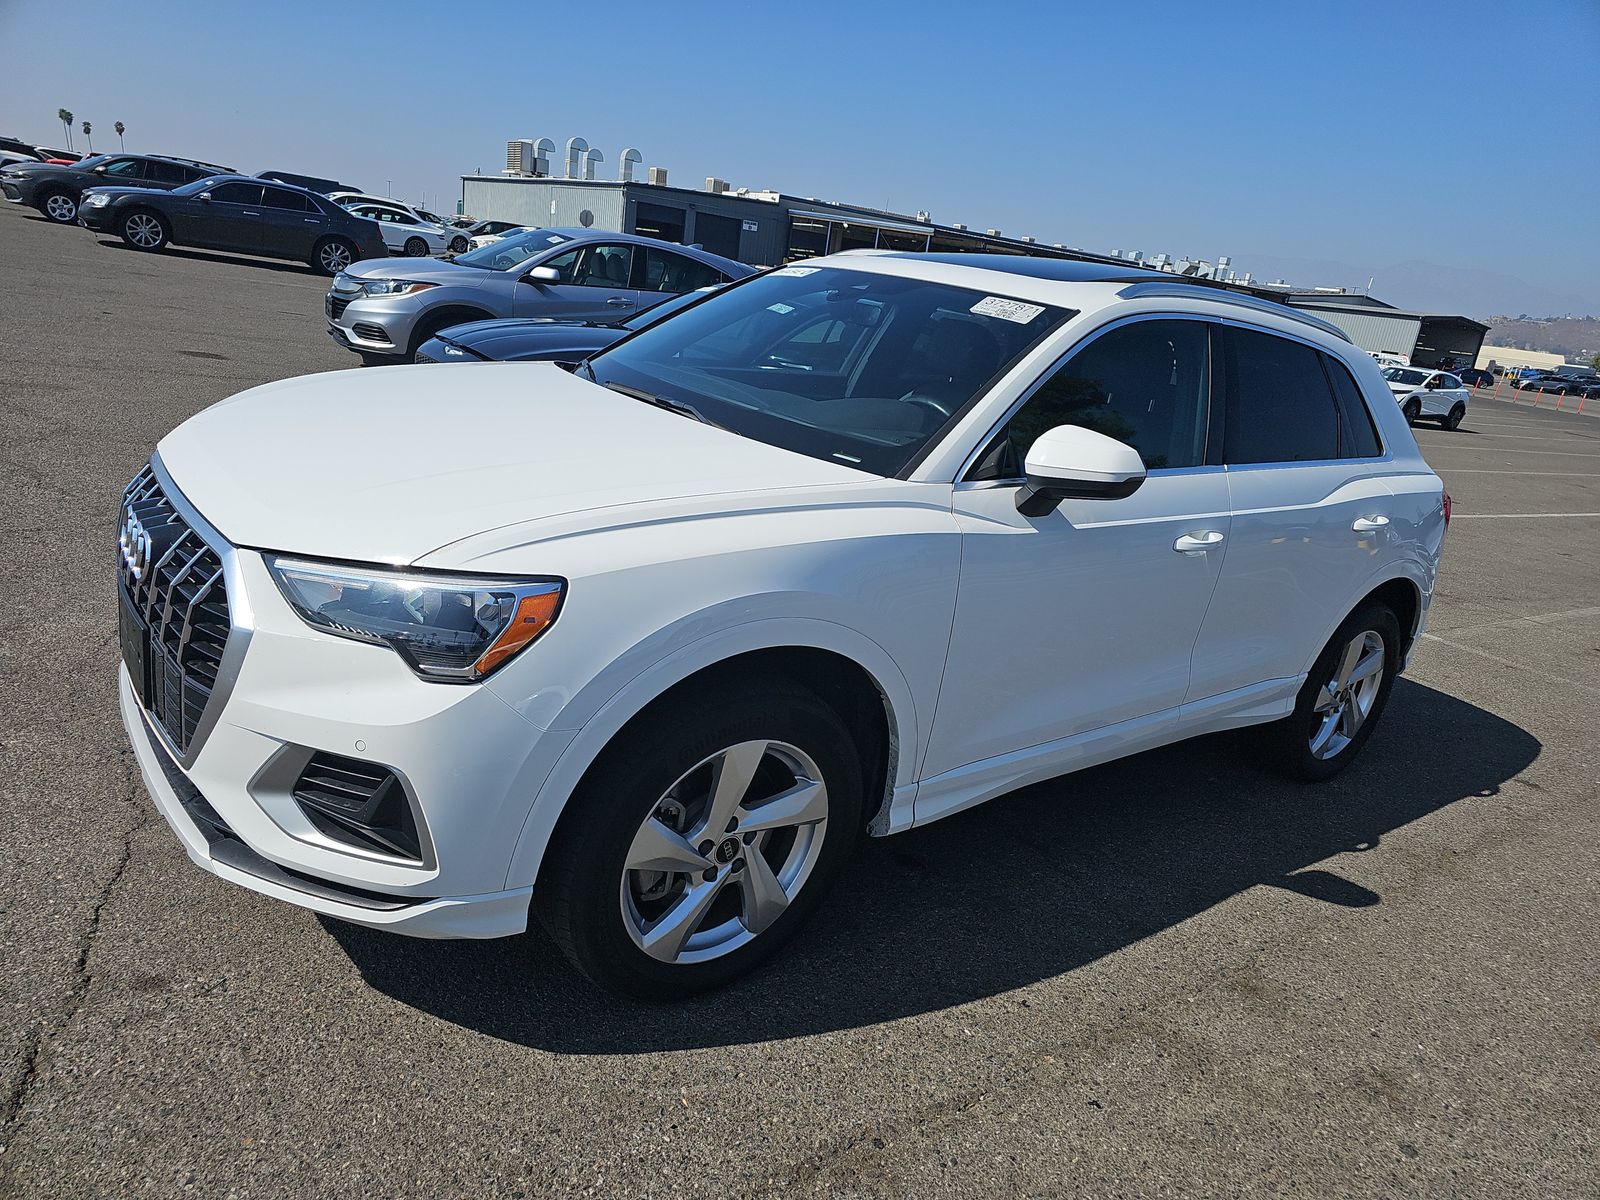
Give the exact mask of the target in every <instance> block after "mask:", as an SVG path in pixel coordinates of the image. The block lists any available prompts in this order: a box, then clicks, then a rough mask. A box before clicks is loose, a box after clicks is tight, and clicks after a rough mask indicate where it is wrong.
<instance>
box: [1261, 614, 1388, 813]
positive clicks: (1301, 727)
mask: <svg viewBox="0 0 1600 1200" xmlns="http://www.w3.org/2000/svg"><path fill="white" fill-rule="evenodd" d="M1400 655H1401V644H1400V622H1399V621H1398V620H1397V619H1396V617H1395V615H1394V611H1393V610H1392V609H1390V608H1389V607H1388V605H1385V604H1369V605H1366V606H1365V607H1363V608H1361V609H1358V610H1357V611H1356V612H1354V613H1352V614H1351V615H1350V616H1349V617H1347V618H1346V619H1345V622H1344V624H1342V625H1340V626H1339V628H1338V630H1337V631H1336V632H1335V633H1334V635H1333V638H1332V640H1331V641H1329V643H1328V645H1327V646H1326V648H1324V650H1323V651H1322V653H1321V654H1320V655H1319V656H1318V657H1317V661H1316V663H1315V664H1313V665H1312V668H1311V671H1310V673H1309V674H1308V675H1307V676H1306V681H1305V683H1304V684H1303V685H1302V686H1301V688H1300V694H1299V696H1298V697H1297V698H1296V700H1295V706H1294V712H1293V713H1291V714H1290V715H1289V716H1287V717H1285V718H1284V719H1283V720H1281V721H1275V722H1274V723H1272V724H1271V725H1266V726H1263V727H1262V731H1261V737H1262V738H1263V740H1264V741H1265V743H1266V748H1267V750H1268V752H1269V754H1271V756H1272V757H1273V758H1274V759H1275V760H1276V761H1277V764H1278V766H1279V767H1281V768H1282V769H1283V770H1284V772H1285V773H1287V774H1289V775H1291V776H1293V777H1294V778H1296V779H1303V780H1306V781H1308V782H1315V781H1319V780H1323V779H1329V778H1331V777H1333V776H1334V775H1337V774H1338V773H1339V772H1340V771H1342V770H1344V769H1345V767H1347V766H1349V765H1350V763H1351V762H1352V761H1353V760H1354V759H1355V757H1356V755H1358V754H1360V753H1361V748H1362V747H1363V746H1365V745H1366V744H1367V739H1368V738H1369V737H1371V736H1372V731H1373V729H1374V728H1375V727H1376V725H1377V723H1378V718H1379V717H1380V716H1382V715H1383V709H1384V705H1386V704H1387V703H1388V702H1389V692H1390V690H1391V689H1392V688H1393V687H1394V680H1395V676H1396V675H1397V674H1399V671H1400Z"/></svg>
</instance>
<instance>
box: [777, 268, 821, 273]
mask: <svg viewBox="0 0 1600 1200" xmlns="http://www.w3.org/2000/svg"><path fill="white" fill-rule="evenodd" d="M821 269H822V268H821V267H779V268H778V269H777V270H776V271H774V272H773V274H774V275H815V274H816V273H817V272H818V271H820V270H821Z"/></svg>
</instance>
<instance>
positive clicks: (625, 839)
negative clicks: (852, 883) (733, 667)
mask: <svg viewBox="0 0 1600 1200" xmlns="http://www.w3.org/2000/svg"><path fill="white" fill-rule="evenodd" d="M729 771H732V772H733V775H732V776H729V775H728V774H727V772H729ZM813 773H814V774H813ZM722 778H733V779H740V780H747V781H748V783H747V786H746V787H745V788H744V789H743V791H741V789H740V788H739V787H737V786H735V787H732V788H729V789H727V790H726V791H723V792H719V791H718V790H717V789H716V788H715V787H714V782H715V781H716V780H718V779H722ZM808 783H810V784H811V786H809V787H808ZM774 795H777V796H779V797H780V799H779V800H778V801H777V803H782V804H784V805H785V806H786V808H785V812H784V814H771V815H768V816H766V817H765V818H763V816H762V814H763V812H764V808H763V805H762V804H759V803H758V804H753V805H750V806H749V807H748V808H747V807H745V802H748V801H749V800H750V797H751V796H765V797H771V796H774ZM862 799H863V798H862V766H861V756H860V754H859V752H858V750H857V748H856V745H855V743H854V741H853V740H852V739H851V737H850V734H849V732H848V731H847V730H846V728H845V726H844V724H843V722H842V721H841V720H840V718H839V716H838V714H837V713H836V712H835V711H834V710H833V709H832V708H831V707H829V705H827V704H826V703H825V702H824V701H823V700H821V699H820V698H819V697H818V696H817V695H816V694H815V693H813V692H811V691H809V690H807V689H806V688H803V687H800V686H799V685H797V684H794V683H791V682H788V681H785V680H781V679H780V680H769V681H761V682H758V681H738V680H735V681H731V682H725V683H722V684H721V685H718V686H711V685H708V686H705V687H702V688H700V689H697V690H696V691H695V692H694V694H693V695H692V696H686V697H677V696H675V697H674V700H673V702H672V703H671V704H670V705H657V706H656V707H655V708H653V709H652V710H648V711H647V712H646V713H645V714H643V715H642V716H641V717H639V718H636V719H635V721H634V723H633V724H631V725H629V726H628V727H627V728H626V729H625V730H624V731H623V732H622V734H620V735H619V736H618V738H617V739H616V740H615V741H614V742H613V744H612V745H611V746H609V747H608V748H607V749H606V750H605V752H603V753H602V755H601V756H600V758H599V760H598V761H597V762H596V763H595V764H594V766H592V767H591V768H590V770H589V773H588V775H587V776H585V778H584V780H583V783H582V784H581V785H580V786H579V788H578V790H577V792H576V793H575V794H574V795H573V797H572V799H571V800H570V801H569V805H568V817H567V819H566V820H564V821H563V822H562V824H561V826H560V827H558V829H557V831H556V836H555V838H554V840H553V841H552V843H551V846H550V849H549V851H548V852H547V853H546V856H545V864H544V868H543V870H542V872H541V874H540V878H539V882H538V884H537V886H536V887H535V888H534V897H535V906H536V908H537V910H538V912H539V917H540V920H541V921H542V922H543V924H544V925H545V927H546V928H547V929H548V930H549V931H550V934H551V936H552V937H553V938H554V939H555V941H556V943H557V944H558V945H559V946H560V947H561V949H562V950H563V951H564V952H565V953H566V955H567V957H568V958H569V959H571V960H572V963H573V965H574V966H576V967H577V968H578V970H579V971H581V972H582V973H583V974H584V975H586V976H587V977H588V978H589V979H590V980H592V981H593V982H594V983H596V984H598V985H599V986H600V987H603V988H606V989H608V990H611V991H614V992H618V993H621V994H624V995H628V996H634V997H637V998H640V999H645V1000H671V999H676V998H679V997H683V996H689V995H693V994H694V993H696V992H701V991H705V990H707V989H708V988H714V987H720V986H722V985H723V984H726V983H728V982H730V981H732V980H733V979H736V978H738V977H739V976H741V975H743V974H745V973H746V972H747V971H750V970H752V969H753V968H755V967H756V966H757V965H758V964H759V963H761V962H762V961H764V960H765V959H766V958H767V957H769V956H770V955H771V954H773V953H774V952H775V951H777V950H778V949H779V948H780V947H781V946H782V945H783V944H784V943H785V942H787V941H788V939H789V938H790V937H791V936H793V934H794V933H795V931H796V930H797V929H798V928H799V927H800V925H801V924H802V923H803V921H804V920H805V918H806V916H807V915H808V914H809V913H810V912H811V910H812V909H814V908H815V906H816V904H817V903H818V901H819V900H820V899H821V897H822V895H823V893H824V892H825V890H826V889H827V886H828V884H829V883H830V881H831V879H832V877H833V876H834V874H835V873H836V872H837V871H838V869H839V867H840V865H841V864H842V863H843V862H844V860H845V858H846V857H847V856H848V855H849V853H850V850H851V849H852V848H853V846H854V844H855V842H856V840H857V839H858V838H859V836H860V833H861V829H862V824H863V822H862ZM718 801H721V802H720V803H718ZM736 802H738V804H737V807H735V804H736ZM723 813H732V814H733V817H732V819H731V820H728V821H726V823H724V818H723V816H722V814H723ZM785 816H786V817H787V818H790V819H788V820H785V819H783V818H784V817H785ZM761 821H764V822H765V823H764V824H763V825H762V826H761V827H760V828H759V829H757V828H753V826H755V825H756V824H757V822H761ZM710 823H715V824H718V825H719V826H720V828H719V829H712V828H709V827H708V826H709V824H710ZM741 825H743V826H745V827H746V828H744V829H742V830H741ZM651 855H654V856H655V857H650V856H651ZM642 860H643V861H649V862H652V863H657V864H661V866H660V867H659V868H657V867H650V866H646V867H640V866H633V867H630V866H629V865H628V864H629V863H630V862H632V863H638V862H640V861H642ZM701 863H704V864H707V869H702V868H701V866H700V865H699V864H701ZM757 863H759V864H760V866H759V867H758V866H756V865H755V864H757ZM670 864H679V865H681V866H682V867H683V868H684V869H682V870H672V869H671V866H670ZM774 889H776V890H774ZM647 945H648V946H650V947H651V949H649V950H647V949H646V946H647Z"/></svg>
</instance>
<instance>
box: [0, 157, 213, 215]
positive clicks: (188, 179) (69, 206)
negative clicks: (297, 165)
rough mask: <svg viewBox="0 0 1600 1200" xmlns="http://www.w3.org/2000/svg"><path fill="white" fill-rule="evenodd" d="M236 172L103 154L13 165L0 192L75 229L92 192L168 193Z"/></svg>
mask: <svg viewBox="0 0 1600 1200" xmlns="http://www.w3.org/2000/svg"><path fill="white" fill-rule="evenodd" d="M232 172H233V168H232V167H219V166H217V165H216V164H215V163H204V162H198V161H196V160H194V159H188V158H168V157H166V156H165V155H160V154H99V155H96V156H95V157H93V158H86V159H83V160H82V161H81V162H75V163H73V164H71V165H70V166H63V165H61V164H59V163H13V164H12V165H11V166H9V167H6V168H5V169H4V170H0V191H4V192H5V197H6V199H7V200H9V201H11V203H13V204H26V205H29V206H31V207H33V208H37V209H38V210H39V211H40V212H42V213H43V214H44V215H45V216H47V217H49V218H50V219H51V220H52V221H56V222H58V223H60V224H62V225H71V224H73V223H75V222H76V221H77V219H78V202H79V200H80V199H81V198H82V196H83V193H84V192H85V191H86V190H87V189H89V188H92V187H106V186H113V185H119V184H120V185H122V186H124V187H137V188H155V189H158V190H160V191H167V190H169V189H171V188H176V187H182V186H183V185H184V184H186V183H193V182H194V181H195V180H197V179H204V178H205V177H206V176H208V175H223V174H232Z"/></svg>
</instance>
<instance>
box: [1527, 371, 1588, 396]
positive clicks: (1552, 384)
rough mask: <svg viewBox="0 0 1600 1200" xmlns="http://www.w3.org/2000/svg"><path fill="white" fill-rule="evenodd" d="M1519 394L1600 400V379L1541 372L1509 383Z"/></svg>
mask: <svg viewBox="0 0 1600 1200" xmlns="http://www.w3.org/2000/svg"><path fill="white" fill-rule="evenodd" d="M1511 386H1512V387H1513V388H1515V389H1516V390H1517V391H1519V392H1540V393H1542V394H1544V395H1547V396H1582V397H1583V398H1584V399H1586V400H1597V399H1600V378H1596V377H1595V376H1592V375H1589V376H1581V377H1580V376H1576V375H1558V374H1556V373H1555V372H1553V371H1542V372H1540V373H1539V374H1537V375H1524V376H1521V377H1519V378H1517V379H1513V380H1512V381H1511Z"/></svg>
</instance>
